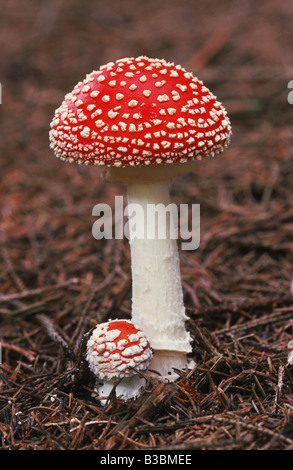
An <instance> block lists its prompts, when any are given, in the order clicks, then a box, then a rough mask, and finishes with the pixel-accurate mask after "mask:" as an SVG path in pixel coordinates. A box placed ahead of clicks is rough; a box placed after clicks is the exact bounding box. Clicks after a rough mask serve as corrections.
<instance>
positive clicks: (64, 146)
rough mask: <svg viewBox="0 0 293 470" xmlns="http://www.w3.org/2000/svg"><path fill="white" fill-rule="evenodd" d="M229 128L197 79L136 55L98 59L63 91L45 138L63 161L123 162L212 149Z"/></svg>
mask: <svg viewBox="0 0 293 470" xmlns="http://www.w3.org/2000/svg"><path fill="white" fill-rule="evenodd" d="M230 134H231V125H230V121H229V118H228V117H227V114H226V110H225V108H224V107H223V106H222V104H221V103H219V102H218V101H217V99H216V97H215V96H214V95H213V94H212V93H211V92H210V91H209V90H208V89H207V88H206V87H205V86H204V85H203V83H202V82H201V81H200V80H198V79H197V78H195V77H194V76H193V75H192V74H191V73H189V72H186V70H185V69H184V68H182V67H181V66H180V65H176V66H175V65H174V64H172V63H169V62H166V61H165V60H163V59H150V58H147V57H138V58H126V59H121V60H117V62H115V63H113V62H111V63H109V64H107V65H104V66H102V67H101V68H100V70H98V71H93V72H92V73H91V74H89V75H87V77H86V78H85V79H84V80H83V81H82V82H80V83H78V84H77V85H76V86H75V88H74V90H73V91H72V92H71V93H68V94H67V95H66V96H65V99H64V101H63V103H62V104H61V106H60V107H59V108H58V109H57V110H56V111H55V116H54V118H53V120H52V123H51V130H50V146H51V148H52V149H53V150H54V152H55V154H56V156H57V157H59V158H61V159H62V160H67V161H69V162H77V163H81V164H86V165H106V166H117V167H119V166H120V167H125V166H136V165H151V164H161V163H162V164H166V163H174V162H181V163H183V162H186V161H189V160H194V159H202V158H204V157H207V156H214V155H215V154H217V153H220V152H222V151H223V149H224V148H225V147H226V146H227V145H228V144H229V140H230Z"/></svg>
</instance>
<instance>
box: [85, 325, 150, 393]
mask: <svg viewBox="0 0 293 470" xmlns="http://www.w3.org/2000/svg"><path fill="white" fill-rule="evenodd" d="M151 359H152V349H151V347H150V344H149V341H148V339H147V337H146V336H145V334H144V333H143V332H142V331H141V330H139V329H138V328H136V327H135V326H134V324H133V323H132V322H130V321H129V320H112V321H109V322H106V323H100V324H99V325H97V327H96V328H95V329H94V331H93V332H92V334H91V336H90V338H89V340H88V342H87V361H88V363H89V367H90V369H91V371H92V372H93V373H94V375H95V376H96V377H97V383H96V391H97V393H98V395H99V396H100V397H107V396H108V395H109V393H110V392H111V390H112V389H113V387H115V393H116V396H118V397H121V398H123V399H125V400H128V399H130V398H136V397H137V396H138V395H139V392H140V389H141V388H142V387H143V385H144V382H145V379H144V378H143V377H142V376H141V375H139V371H144V370H146V369H147V368H148V366H149V364H150V362H151ZM103 401H104V400H102V402H103Z"/></svg>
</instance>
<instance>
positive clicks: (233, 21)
mask: <svg viewBox="0 0 293 470" xmlns="http://www.w3.org/2000/svg"><path fill="white" fill-rule="evenodd" d="M2 3H3V5H2V6H1V16H0V50H1V70H0V81H1V105H0V135H1V139H0V158H1V186H0V198H1V207H0V223H1V230H0V250H1V251H0V286H1V287H0V289H1V293H0V320H1V325H0V340H1V364H0V387H1V388H0V403H1V411H0V436H1V449H2V450H8V449H10V450H61V449H62V450H128V451H131V450H141V451H143V450H144V451H146V450H148V451H150V450H156V451H168V450H177V451H178V450H180V451H189V452H190V451H193V450H198V449H202V450H211V449H213V450H227V449H228V450H285V449H286V450H293V414H292V413H293V369H292V361H290V360H289V361H288V354H289V348H288V343H289V341H290V340H292V333H293V328H292V327H293V321H292V312H293V281H292V279H293V244H292V236H293V190H292V188H293V153H292V148H293V133H292V121H293V104H292V103H293V100H292V99H291V98H292V97H291V98H290V95H289V92H290V88H288V84H289V81H290V80H293V67H292V44H293V29H292V15H293V4H292V2H291V1H289V0H283V1H282V2H276V1H273V0H267V1H266V2H263V1H260V0H255V1H252V0H251V1H247V2H243V1H240V0H234V1H232V0H223V1H216V0H207V1H205V2H196V1H187V0H183V1H180V2H179V1H175V0H161V1H160V2H158V1H155V0H149V1H147V2H145V1H142V0H136V1H134V0H124V1H123V2H121V1H118V0H110V1H108V2H102V1H99V0H98V1H97V0H95V1H94V0H88V1H87V2H80V1H77V0H67V1H66V2H65V1H62V0H52V1H50V2H47V1H45V0H43V1H39V0H28V1H26V2H19V1H16V0H9V1H6V2H2ZM139 55H147V56H150V57H160V58H165V59H166V60H168V61H171V62H174V63H176V64H181V65H182V66H183V67H184V68H186V69H187V70H188V71H191V72H193V74H194V75H195V76H197V77H198V78H200V79H201V80H203V81H204V83H205V84H206V85H207V86H208V88H210V89H211V90H212V91H213V93H214V94H215V95H216V96H217V97H218V99H219V100H220V101H221V102H222V103H223V104H224V106H225V107H226V109H227V112H228V114H229V116H230V119H231V122H232V128H233V136H232V140H231V144H230V146H229V148H228V149H227V150H225V152H224V153H223V154H222V155H221V156H218V157H216V158H213V159H207V160H205V161H202V162H201V163H200V165H199V169H198V171H197V172H196V173H194V174H189V175H185V176H179V177H178V178H176V179H174V180H173V181H172V184H171V193H172V199H173V201H174V202H176V203H177V204H181V203H186V204H200V214H201V219H200V220H201V240H200V246H199V248H198V249H197V250H193V251H187V250H185V251H183V250H182V251H180V258H181V272H182V282H183V289H184V301H185V305H186V309H187V313H188V316H189V320H188V322H187V328H188V329H189V331H190V333H191V335H192V339H193V351H192V354H191V357H192V359H194V360H195V362H196V367H195V368H194V369H192V370H191V371H188V372H186V371H178V379H177V380H176V381H175V382H174V383H169V384H168V383H166V384H165V383H163V384H161V383H155V382H152V381H149V382H148V383H147V386H146V387H145V389H144V391H143V393H142V395H141V396H140V397H139V398H138V399H137V400H136V401H133V402H129V403H125V402H123V401H121V400H120V399H118V398H116V397H115V395H114V394H113V395H111V396H110V398H109V400H108V403H107V404H106V406H101V404H100V402H99V401H98V400H97V399H96V397H95V396H94V395H93V393H92V391H93V387H94V379H93V377H92V375H91V374H90V372H89V370H88V368H87V364H86V362H85V358H84V350H85V348H84V346H85V338H86V334H87V333H88V332H89V331H90V330H91V328H93V327H94V326H95V325H96V323H97V322H101V321H106V320H108V319H110V318H130V316H131V277H130V254H129V246H128V241H127V240H126V239H122V240H115V239H113V240H96V239H95V238H94V237H93V235H92V225H93V222H94V220H95V219H94V218H93V216H92V209H93V207H94V206H95V205H96V204H98V203H109V204H110V205H111V206H113V204H114V198H115V195H125V188H124V187H123V186H122V185H121V186H120V185H118V184H107V183H104V182H103V181H102V180H101V179H100V176H99V170H98V169H97V168H94V167H82V166H80V165H70V164H66V163H62V162H61V161H59V160H58V159H56V158H55V157H54V155H53V152H52V150H50V148H49V143H48V132H49V127H50V122H51V119H52V117H53V115H54V110H55V109H56V108H57V107H58V106H59V105H60V104H61V102H62V100H63V97H64V95H65V94H66V93H67V92H69V91H71V90H72V89H73V87H74V85H75V84H76V83H77V82H78V81H80V80H82V79H83V78H84V77H85V75H86V74H87V73H89V72H91V71H92V70H93V69H97V68H99V67H100V65H103V64H105V63H107V62H109V61H115V60H117V59H119V58H122V57H127V56H139ZM292 88H293V86H292ZM290 101H291V104H290Z"/></svg>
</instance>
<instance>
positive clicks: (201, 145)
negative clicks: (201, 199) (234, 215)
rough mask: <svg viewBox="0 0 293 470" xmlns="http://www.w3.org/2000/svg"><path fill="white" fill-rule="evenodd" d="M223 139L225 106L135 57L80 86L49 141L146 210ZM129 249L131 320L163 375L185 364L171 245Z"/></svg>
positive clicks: (136, 243) (164, 65)
mask: <svg viewBox="0 0 293 470" xmlns="http://www.w3.org/2000/svg"><path fill="white" fill-rule="evenodd" d="M230 134H231V126H230V121H229V118H228V117H227V114H226V111H225V108H224V107H223V106H222V104H221V103H220V102H218V101H217V99H216V97H215V96H214V95H213V94H212V93H211V92H210V91H209V90H208V89H207V88H206V87H205V86H204V85H203V83H202V82H201V81H200V80H198V79H197V78H195V77H194V76H193V75H192V74H191V73H189V72H186V70H185V69H184V68H182V67H181V66H179V65H176V66H175V65H174V64H172V63H169V62H166V61H165V60H161V59H149V58H147V57H143V56H141V57H138V58H125V59H122V60H118V61H117V62H115V63H113V62H111V63H109V64H107V65H105V66H103V67H101V68H100V69H99V70H98V71H93V72H92V73H91V74H89V75H87V77H86V78H85V79H84V80H83V81H82V82H80V83H78V84H77V85H76V86H75V88H74V90H73V91H72V92H71V93H69V94H67V95H66V96H65V99H64V101H63V103H62V104H61V106H60V108H58V109H57V110H56V112H55V117H54V119H53V121H52V123H51V131H50V140H51V148H52V149H53V150H54V151H55V154H56V156H57V157H60V158H61V159H62V160H66V161H69V162H77V163H80V164H85V165H102V166H103V172H102V177H103V179H104V180H106V181H112V182H123V183H125V184H126V187H127V192H128V201H129V203H136V204H140V206H141V207H143V209H144V212H145V209H146V207H147V206H148V204H155V205H157V204H161V203H163V204H164V205H165V206H167V205H168V204H169V202H170V197H169V187H168V181H169V180H171V179H172V178H174V177H176V176H177V175H178V174H181V173H187V172H190V171H193V170H194V169H195V162H196V160H201V159H202V158H204V157H208V156H214V155H216V154H218V153H221V152H222V151H223V149H224V148H225V147H226V146H227V145H228V144H229V140H230ZM144 221H145V220H142V222H144ZM147 222H148V223H149V221H147ZM151 223H156V222H154V221H153V220H152V221H151ZM168 225H169V224H168ZM148 228H149V227H148ZM153 233H154V232H153ZM155 233H156V230H155ZM130 249H131V259H132V281H133V283H132V285H133V288H132V290H133V292H132V319H133V321H134V323H135V324H137V325H138V326H139V327H140V328H141V329H142V330H143V331H144V332H145V333H146V335H147V336H148V338H150V342H151V346H152V348H153V349H154V360H153V363H152V368H154V369H156V370H157V371H158V372H159V373H160V374H161V375H162V376H163V377H164V376H168V375H169V376H170V373H171V372H172V369H173V368H178V369H182V368H185V367H186V366H187V354H188V353H190V352H191V338H190V334H189V333H188V332H187V331H186V328H185V321H186V319H187V317H186V314H185V308H184V303H183V291H182V287H181V276H180V266H179V255H178V248H177V242H176V240H175V239H174V237H173V238H172V237H171V236H170V234H168V231H167V236H166V237H165V239H158V237H157V238H155V239H150V237H147V236H145V238H144V239H139V238H138V237H135V236H134V237H132V238H131V239H130Z"/></svg>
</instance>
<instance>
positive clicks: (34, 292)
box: [0, 278, 78, 302]
mask: <svg viewBox="0 0 293 470" xmlns="http://www.w3.org/2000/svg"><path fill="white" fill-rule="evenodd" d="M77 282H78V279H76V278H73V279H69V280H68V281H64V282H60V283H59V284H55V285H53V286H46V287H39V288H37V289H31V290H24V291H23V292H17V293H15V294H7V295H2V296H0V302H10V301H11V300H20V299H25V298H27V297H33V296H35V295H40V294H44V293H46V292H50V291H52V290H57V289H63V287H67V286H70V285H72V284H77Z"/></svg>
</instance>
